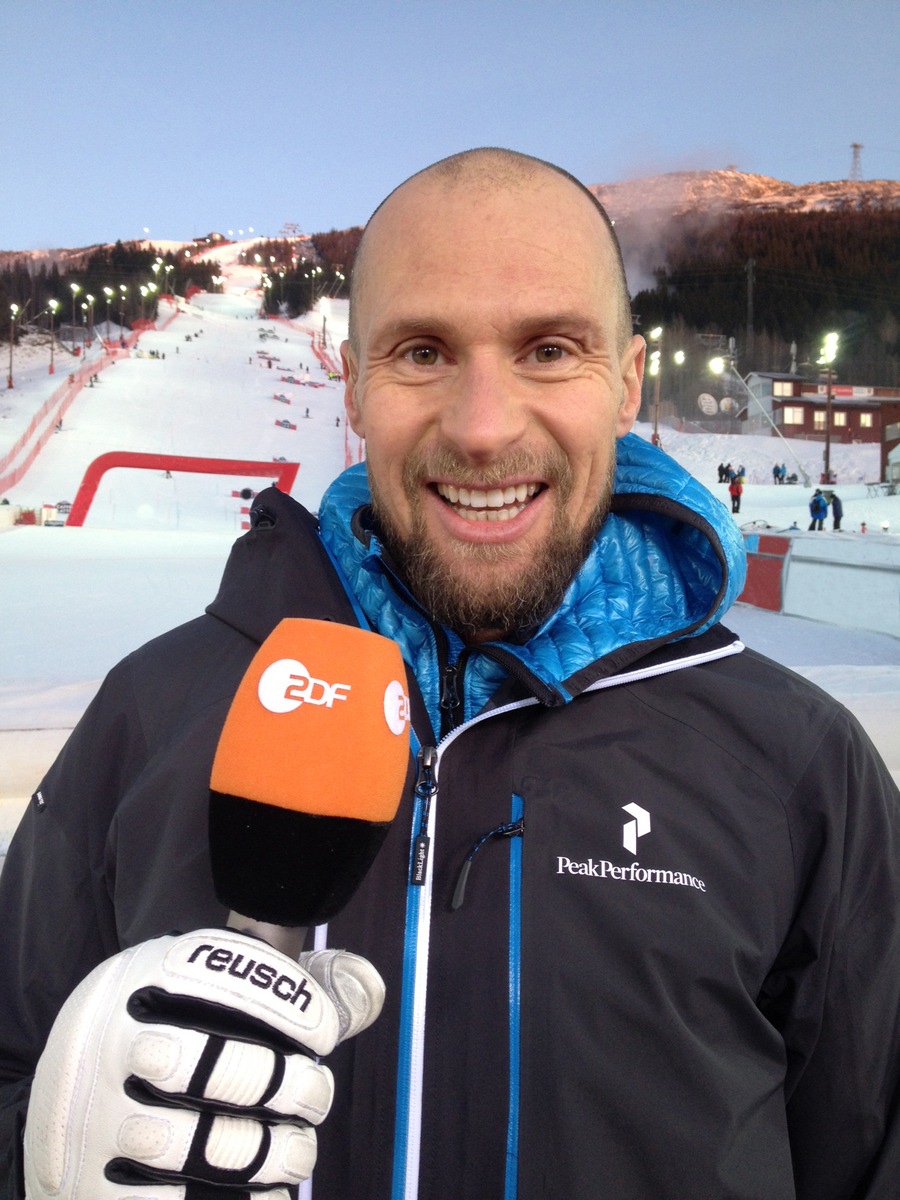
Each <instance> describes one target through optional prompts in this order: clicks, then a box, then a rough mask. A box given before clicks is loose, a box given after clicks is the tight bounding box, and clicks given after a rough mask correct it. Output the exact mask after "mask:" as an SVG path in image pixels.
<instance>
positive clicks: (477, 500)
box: [437, 483, 540, 521]
mask: <svg viewBox="0 0 900 1200" xmlns="http://www.w3.org/2000/svg"><path fill="white" fill-rule="evenodd" d="M539 490H540V484H537V483H517V484H511V485H510V486H509V487H505V488H490V489H489V490H487V491H485V490H483V489H480V488H465V487H460V488H458V487H455V486H454V485H453V484H452V483H439V484H438V485H437V492H438V495H439V496H442V497H443V498H444V499H445V500H446V501H448V503H450V504H452V505H453V507H454V509H455V511H456V513H457V514H458V515H459V516H461V517H463V518H465V520H467V521H511V520H512V519H513V518H514V517H517V516H518V515H519V513H520V512H521V511H522V510H523V509H524V508H525V505H526V503H527V501H528V500H530V499H531V497H532V496H534V495H536V494H537V492H538V491H539Z"/></svg>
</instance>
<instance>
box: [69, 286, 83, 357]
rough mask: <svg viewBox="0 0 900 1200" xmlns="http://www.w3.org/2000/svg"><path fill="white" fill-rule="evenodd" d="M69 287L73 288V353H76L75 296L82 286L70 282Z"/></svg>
mask: <svg viewBox="0 0 900 1200" xmlns="http://www.w3.org/2000/svg"><path fill="white" fill-rule="evenodd" d="M69 287H70V288H71V289H72V353H73V354H74V353H75V297H76V296H77V295H78V293H79V292H80V291H81V288H80V287H79V285H78V284H77V283H70V284H69Z"/></svg>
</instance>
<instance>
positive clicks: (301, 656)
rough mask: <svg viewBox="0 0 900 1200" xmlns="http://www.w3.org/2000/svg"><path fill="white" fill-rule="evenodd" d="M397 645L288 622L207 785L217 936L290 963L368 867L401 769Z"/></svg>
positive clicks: (403, 710) (405, 753) (266, 649)
mask: <svg viewBox="0 0 900 1200" xmlns="http://www.w3.org/2000/svg"><path fill="white" fill-rule="evenodd" d="M408 728H409V698H408V696H407V693H406V668H405V666H404V663H403V658H402V656H401V654H400V650H399V647H398V646H397V644H396V643H395V642H393V641H391V640H390V639H389V638H385V637H382V636H381V635H380V634H377V633H372V632H370V631H369V630H366V629H359V628H357V627H355V626H352V625H340V624H337V623H336V622H333V621H316V620H310V619H306V618H298V617H288V618H285V619H284V620H282V621H281V622H280V623H279V624H278V625H277V626H276V627H275V629H274V630H273V632H272V633H271V634H270V635H269V637H267V638H266V640H265V641H264V642H263V644H262V645H261V646H260V648H259V650H258V651H257V653H256V655H255V656H254V658H253V661H252V662H251V663H250V666H249V667H248V669H247V671H246V673H245V675H244V677H243V679H242V680H241V682H240V685H239V686H238V690H237V693H236V694H235V697H234V700H233V701H232V703H231V708H230V709H229V711H228V716H227V717H226V719H225V725H224V727H223V729H222V733H221V735H220V737H219V743H218V746H217V748H216V754H215V759H214V761H213V767H212V774H211V777H210V793H209V848H210V858H211V862H212V873H213V885H214V887H215V891H216V895H217V897H218V899H219V900H220V901H221V903H223V904H225V905H227V906H228V907H229V908H230V909H231V910H232V911H231V915H230V917H229V920H228V924H229V926H230V927H231V928H233V929H240V930H244V931H246V932H249V933H253V934H256V935H258V936H260V937H262V938H264V939H265V940H266V941H267V942H269V944H270V945H273V946H275V947H276V949H279V950H282V951H283V952H284V953H286V954H289V955H290V956H291V957H292V958H296V957H297V955H298V954H299V953H300V951H301V949H302V947H303V941H304V938H305V935H306V927H307V926H309V925H314V924H315V925H317V924H321V923H322V922H324V921H327V920H329V919H330V918H331V917H332V916H334V915H335V914H336V913H337V912H338V911H339V910H340V909H341V908H342V907H343V906H344V904H346V903H347V901H348V900H349V899H350V897H351V895H352V894H353V892H354V891H355V889H356V888H357V886H358V885H359V884H360V883H361V881H362V879H363V877H364V876H365V874H366V872H367V871H368V869H369V867H370V866H371V865H372V862H373V861H374V858H375V855H376V854H377V853H378V850H379V848H380V847H381V844H382V842H383V841H384V839H385V837H386V835H387V831H388V828H389V826H390V823H391V821H392V820H393V818H394V816H395V815H396V812H397V808H398V805H399V803H400V796H401V793H402V790H403V784H404V781H405V778H406V773H407V767H408V761H409V738H408Z"/></svg>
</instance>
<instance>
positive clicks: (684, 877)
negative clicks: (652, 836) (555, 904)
mask: <svg viewBox="0 0 900 1200" xmlns="http://www.w3.org/2000/svg"><path fill="white" fill-rule="evenodd" d="M622 810H623V812H627V813H628V815H629V816H630V817H631V818H632V819H631V820H630V821H626V822H625V825H624V827H623V829H622V845H623V846H624V847H625V849H626V850H627V851H628V852H629V854H633V855H637V840H638V838H642V837H645V836H646V835H647V834H648V833H649V832H650V814H649V813H648V812H647V810H646V808H641V806H640V805H639V804H623V805H622ZM556 874H557V875H590V876H591V877H592V878H593V879H615V880H617V881H619V882H626V881H627V882H629V883H669V884H675V885H676V886H680V887H692V888H696V889H697V891H699V892H705V891H706V883H705V882H704V881H703V880H702V879H698V878H697V876H696V875H691V874H689V873H688V872H687V871H669V870H663V869H659V868H657V867H642V866H641V864H640V863H637V862H633V863H630V864H629V865H628V866H627V867H619V866H616V864H615V863H612V862H610V861H609V860H608V859H606V858H588V859H582V860H578V859H573V858H566V856H565V855H562V854H559V855H557V858H556Z"/></svg>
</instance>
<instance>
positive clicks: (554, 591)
mask: <svg viewBox="0 0 900 1200" xmlns="http://www.w3.org/2000/svg"><path fill="white" fill-rule="evenodd" d="M614 470H615V454H614V453H612V454H611V456H610V469H609V472H608V475H607V479H606V482H605V485H604V487H603V489H602V490H601V494H600V496H599V497H598V501H597V504H596V505H595V507H594V510H593V512H592V513H591V515H590V517H589V518H588V520H587V522H586V523H585V524H584V525H583V526H582V527H580V528H575V527H574V526H573V524H572V521H571V519H570V517H569V516H568V513H567V512H566V504H567V501H568V500H569V498H570V497H571V495H572V491H573V487H574V476H573V472H572V468H571V466H570V465H569V461H568V459H567V458H566V457H565V455H564V454H563V453H562V451H559V452H558V453H551V452H548V454H547V455H546V456H545V458H543V459H537V458H535V456H533V455H529V454H518V455H511V456H509V457H507V458H505V459H503V460H502V461H500V462H496V463H494V464H493V465H492V466H491V467H490V468H488V469H479V470H477V471H476V470H475V469H474V468H473V467H472V466H471V465H470V464H468V463H466V462H465V461H464V460H463V461H460V460H458V459H457V457H456V456H455V455H454V454H453V452H452V451H435V452H432V453H431V454H429V455H427V457H426V456H425V455H416V456H414V457H412V458H411V459H410V460H409V461H408V462H407V464H406V467H405V469H404V472H403V488H404V492H405V494H406V497H407V501H408V503H409V505H410V509H411V513H412V529H411V532H410V533H409V535H404V534H402V533H401V532H400V531H399V530H398V529H397V528H396V525H395V524H394V523H393V521H392V520H391V517H390V514H389V511H388V508H387V506H386V505H385V504H384V502H383V500H382V498H381V495H380V492H379V489H378V485H377V483H376V481H375V480H374V479H372V478H371V476H370V481H369V482H370V488H371V492H372V507H373V511H374V514H375V518H376V521H377V524H378V532H379V534H380V536H381V538H382V540H383V542H384V545H385V549H386V550H387V553H388V555H389V556H390V559H391V562H392V565H393V567H394V569H395V570H396V571H397V573H398V575H399V576H400V577H401V579H402V580H403V582H404V583H405V584H406V586H407V587H408V588H409V590H410V592H412V594H413V596H415V598H416V600H417V601H418V602H419V604H420V605H421V606H422V607H423V608H424V609H425V610H426V611H427V612H428V613H429V614H430V616H431V617H433V618H434V620H436V621H437V622H438V623H439V624H441V625H446V626H447V627H448V628H450V629H452V630H454V631H455V632H456V633H458V634H459V636H460V637H461V638H462V639H463V641H466V642H481V641H487V640H501V639H506V640H510V639H515V640H519V638H521V637H522V636H524V635H525V634H527V633H528V632H529V631H531V630H533V629H534V628H536V627H537V626H539V625H540V624H541V623H542V622H543V621H545V620H546V619H547V617H549V616H550V614H551V613H552V612H554V610H555V609H556V608H558V607H559V604H560V603H561V601H562V599H563V596H564V595H565V593H566V590H567V588H568V587H569V584H570V583H571V582H572V580H573V579H574V578H575V576H576V575H577V573H578V571H579V570H580V568H581V566H582V564H583V563H584V560H585V559H586V558H587V556H588V554H589V552H590V549H591V546H592V545H593V542H594V539H595V538H596V536H597V533H598V532H599V530H600V527H601V525H602V524H603V521H604V519H605V518H606V515H607V513H608V511H609V503H610V497H611V494H612V479H613V473H614ZM441 477H443V478H452V479H453V480H454V482H455V483H456V485H457V486H460V487H479V488H485V489H487V488H490V487H495V486H499V485H500V484H501V483H503V482H504V481H505V480H507V479H509V478H512V477H519V478H533V479H543V480H546V481H547V483H548V485H549V486H550V487H551V489H552V490H553V492H554V505H555V508H554V513H553V519H552V522H551V525H550V529H549V531H548V533H547V536H546V537H545V538H544V540H543V542H542V543H541V544H540V545H539V546H538V547H537V548H536V549H534V550H532V551H530V552H529V553H528V555H527V556H526V555H524V554H523V551H522V549H521V548H520V547H518V546H517V545H516V544H514V543H507V544H503V545H497V544H493V545H485V544H479V543H473V542H462V541H459V542H457V541H453V542H452V544H451V543H450V542H449V541H443V542H436V541H434V540H432V539H431V538H430V536H429V533H428V530H427V527H426V522H425V516H424V512H423V507H422V503H421V488H422V482H421V481H422V480H423V479H435V478H441ZM492 568H494V569H492Z"/></svg>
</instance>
